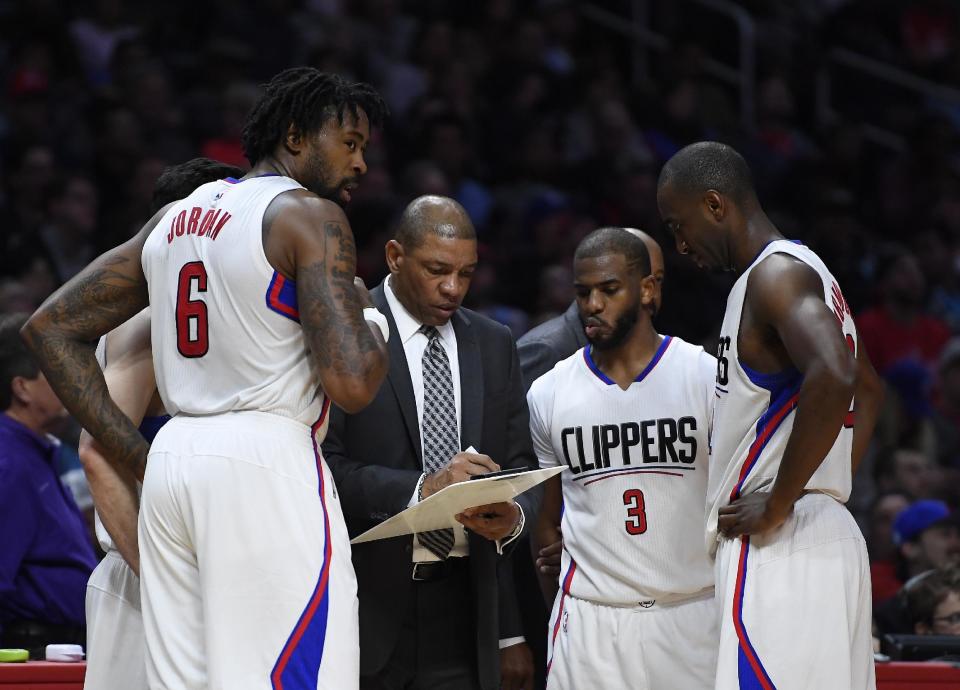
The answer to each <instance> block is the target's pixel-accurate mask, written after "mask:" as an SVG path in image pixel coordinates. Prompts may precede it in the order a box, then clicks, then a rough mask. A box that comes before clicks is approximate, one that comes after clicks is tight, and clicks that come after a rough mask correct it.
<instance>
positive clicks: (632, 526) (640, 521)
mask: <svg viewBox="0 0 960 690" xmlns="http://www.w3.org/2000/svg"><path fill="white" fill-rule="evenodd" d="M623 505H625V506H626V507H627V518H629V519H627V520H625V521H624V523H623V525H624V528H625V529H626V530H627V534H632V535H637V534H643V533H644V532H646V531H647V510H646V506H645V505H644V502H643V492H642V491H640V489H627V490H626V491H624V492H623Z"/></svg>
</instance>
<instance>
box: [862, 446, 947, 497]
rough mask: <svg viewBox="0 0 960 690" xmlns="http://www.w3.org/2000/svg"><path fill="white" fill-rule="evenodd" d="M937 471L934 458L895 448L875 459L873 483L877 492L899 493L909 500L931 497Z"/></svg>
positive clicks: (918, 452) (913, 450)
mask: <svg viewBox="0 0 960 690" xmlns="http://www.w3.org/2000/svg"><path fill="white" fill-rule="evenodd" d="M939 479H940V472H939V469H938V467H937V464H936V462H934V460H933V458H932V457H931V456H930V455H928V454H926V453H924V452H923V451H920V450H916V449H914V448H905V447H902V448H895V449H893V450H891V451H888V452H885V453H883V454H881V455H880V457H879V458H878V459H877V464H876V480H877V490H878V491H880V492H888V491H901V492H903V493H905V494H906V495H907V496H909V497H910V499H911V500H914V501H916V500H918V499H922V498H933V496H934V492H935V491H936V490H937V488H938V485H939V483H940V482H939Z"/></svg>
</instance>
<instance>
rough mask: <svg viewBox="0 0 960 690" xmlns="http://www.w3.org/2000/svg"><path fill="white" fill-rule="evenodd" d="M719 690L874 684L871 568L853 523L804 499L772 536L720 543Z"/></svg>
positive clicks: (820, 500) (831, 505) (851, 688)
mask: <svg viewBox="0 0 960 690" xmlns="http://www.w3.org/2000/svg"><path fill="white" fill-rule="evenodd" d="M716 573H717V598H718V600H719V602H720V606H721V611H720V615H721V619H720V654H719V658H718V661H717V684H716V687H717V689H718V690H733V689H734V688H736V689H738V690H739V689H740V688H758V689H761V688H762V689H763V690H770V689H771V688H777V689H778V690H791V689H792V688H796V689H798V690H799V689H800V688H803V689H806V688H845V689H847V690H863V689H864V688H869V689H870V690H872V689H873V688H874V687H876V680H875V677H874V674H875V671H874V665H873V645H872V639H871V630H870V623H871V615H872V611H871V600H870V565H869V562H868V558H867V548H866V544H865V543H864V540H863V535H862V534H861V533H860V529H859V528H858V527H857V524H856V522H855V521H854V519H853V517H852V516H851V515H850V513H849V512H848V511H847V509H846V508H844V506H843V505H841V504H840V503H838V502H837V501H836V500H834V499H833V498H830V497H829V496H826V495H824V494H807V495H806V496H802V497H801V498H800V500H798V501H797V502H796V504H795V505H794V507H793V512H792V513H791V514H790V517H788V518H787V520H786V522H785V523H784V524H783V525H781V526H780V527H778V528H777V529H776V530H773V531H771V532H769V533H766V534H762V535H753V536H751V537H749V538H745V539H741V538H736V539H721V541H720V543H719V546H718V550H717V562H716Z"/></svg>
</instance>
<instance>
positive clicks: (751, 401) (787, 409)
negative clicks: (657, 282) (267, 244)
mask: <svg viewBox="0 0 960 690" xmlns="http://www.w3.org/2000/svg"><path fill="white" fill-rule="evenodd" d="M777 253H779V254H789V255H790V256H793V257H796V258H797V259H799V260H800V261H803V262H804V263H805V264H807V265H808V266H810V267H811V268H812V269H813V270H815V271H816V272H817V273H818V274H820V278H821V280H822V281H823V299H824V301H825V302H826V303H827V305H828V306H829V307H830V308H831V309H832V310H833V313H834V315H835V316H836V318H837V323H838V326H839V328H841V329H842V331H843V335H844V337H845V338H846V341H847V345H848V347H849V348H850V350H851V352H854V354H855V353H856V343H857V329H856V326H855V325H854V323H853V315H852V314H851V313H850V308H849V307H848V306H847V302H846V300H845V299H844V298H843V293H842V292H841V291H840V286H839V285H838V284H837V281H836V279H835V278H834V277H833V275H832V274H831V273H830V271H829V270H828V269H827V267H826V266H825V265H824V263H823V261H821V260H820V257H818V256H817V255H816V254H814V253H813V252H812V251H811V250H810V249H808V248H807V247H805V246H803V245H802V244H798V243H796V242H792V241H790V240H777V241H774V242H771V243H770V244H768V245H767V246H766V247H765V248H764V250H763V251H762V252H761V253H760V255H759V256H758V257H757V258H756V259H755V260H754V261H753V263H752V264H750V266H749V267H748V268H747V270H745V271H744V272H743V274H742V275H741V276H740V277H739V278H738V279H737V282H736V283H734V285H733V288H732V289H731V290H730V295H729V296H728V297H727V311H726V314H725V315H724V317H723V326H722V328H721V330H720V343H719V347H718V351H717V358H718V360H717V376H716V398H717V399H716V403H715V411H714V418H713V435H712V437H711V443H712V448H711V456H710V462H711V466H712V467H711V470H712V471H711V472H710V487H709V492H708V495H709V506H710V512H709V515H708V518H707V545H708V547H709V548H710V549H711V551H712V550H714V549H715V548H716V540H717V511H718V510H719V509H720V508H721V507H722V506H725V505H727V504H728V503H730V501H732V500H734V499H735V498H737V497H738V496H741V495H744V494H749V493H752V492H754V491H757V490H759V489H769V488H771V486H772V484H773V482H774V480H775V479H776V477H777V472H778V471H779V469H780V460H781V458H782V457H783V452H784V450H785V449H786V446H787V440H788V439H789V437H790V432H791V430H792V429H793V419H794V415H793V411H794V409H795V408H796V406H797V397H798V395H799V391H800V384H801V383H802V382H803V376H802V375H801V373H800V372H799V371H798V370H797V369H793V368H791V369H788V370H786V371H782V372H779V373H776V374H764V373H761V372H757V371H753V370H751V369H749V367H747V366H746V365H744V364H743V363H742V362H741V361H740V357H739V350H738V347H737V344H738V343H737V339H738V336H739V334H740V319H741V316H742V314H743V302H744V299H745V297H746V294H747V281H749V280H750V272H751V271H752V270H753V269H754V268H755V267H756V266H758V265H759V264H760V262H761V261H763V260H764V259H766V258H767V257H768V256H770V255H771V254H777ZM851 409H852V408H851ZM852 447H853V415H852V413H850V414H848V416H847V420H846V421H845V423H844V427H843V429H841V431H840V435H839V436H838V437H837V440H836V442H835V443H834V444H833V447H832V448H831V449H830V452H829V453H827V456H826V457H825V458H824V460H823V463H822V464H821V465H820V467H819V468H818V469H817V471H816V472H814V474H813V476H812V477H811V478H810V481H809V482H807V485H806V489H807V490H808V491H818V492H821V493H825V494H829V495H831V496H833V497H834V498H836V499H837V500H838V501H840V502H846V500H847V498H848V497H849V496H850V486H851V450H852Z"/></svg>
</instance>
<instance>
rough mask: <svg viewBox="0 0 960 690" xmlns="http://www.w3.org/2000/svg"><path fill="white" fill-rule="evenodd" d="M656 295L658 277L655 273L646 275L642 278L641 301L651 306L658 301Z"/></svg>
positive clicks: (644, 304)
mask: <svg viewBox="0 0 960 690" xmlns="http://www.w3.org/2000/svg"><path fill="white" fill-rule="evenodd" d="M656 296H657V279H656V278H655V277H653V275H648V276H645V277H644V278H643V279H641V280H640V303H641V304H642V305H643V306H644V307H649V306H651V305H652V304H653V303H654V302H655V301H656Z"/></svg>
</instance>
